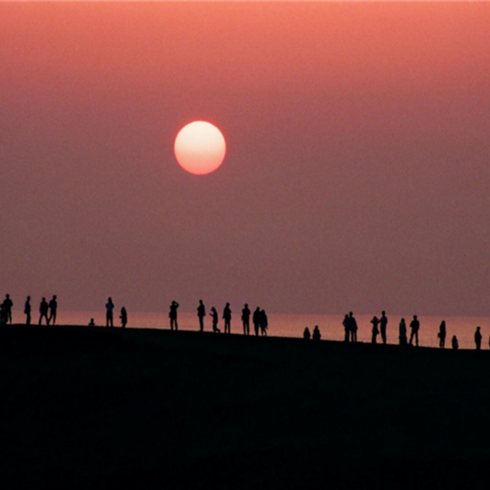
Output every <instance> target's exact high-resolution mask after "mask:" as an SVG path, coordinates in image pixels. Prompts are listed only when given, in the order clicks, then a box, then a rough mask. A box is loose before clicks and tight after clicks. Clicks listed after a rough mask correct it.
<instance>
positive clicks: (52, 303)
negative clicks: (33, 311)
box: [48, 295, 58, 325]
mask: <svg viewBox="0 0 490 490" xmlns="http://www.w3.org/2000/svg"><path fill="white" fill-rule="evenodd" d="M48 306H49V321H50V323H51V324H52V325H54V324H55V323H56V310H57V309H58V303H57V301H56V295H55V296H53V298H52V299H51V301H50V302H49V305H48ZM51 320H52V321H51Z"/></svg>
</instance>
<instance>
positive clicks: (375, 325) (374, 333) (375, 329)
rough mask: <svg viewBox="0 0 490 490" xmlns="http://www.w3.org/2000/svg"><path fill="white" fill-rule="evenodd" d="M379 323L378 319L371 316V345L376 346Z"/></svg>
mask: <svg viewBox="0 0 490 490" xmlns="http://www.w3.org/2000/svg"><path fill="white" fill-rule="evenodd" d="M379 322H380V321H379V320H378V317H377V316H373V319H372V320H371V323H372V324H373V330H372V336H371V343H372V344H376V338H377V336H378V334H379V330H378V324H379Z"/></svg>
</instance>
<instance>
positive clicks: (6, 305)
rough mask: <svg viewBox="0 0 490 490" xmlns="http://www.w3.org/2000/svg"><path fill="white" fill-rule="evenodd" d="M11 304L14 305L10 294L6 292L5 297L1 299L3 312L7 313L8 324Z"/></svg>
mask: <svg viewBox="0 0 490 490" xmlns="http://www.w3.org/2000/svg"><path fill="white" fill-rule="evenodd" d="M12 306H14V303H13V302H12V300H11V299H10V294H6V295H5V299H4V300H3V307H4V310H5V314H6V315H7V322H8V323H10V325H12ZM7 322H5V323H7Z"/></svg>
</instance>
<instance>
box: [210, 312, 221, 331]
mask: <svg viewBox="0 0 490 490" xmlns="http://www.w3.org/2000/svg"><path fill="white" fill-rule="evenodd" d="M211 321H212V322H213V332H214V333H219V332H220V330H219V328H218V312H217V311H216V308H215V307H214V306H213V307H212V308H211Z"/></svg>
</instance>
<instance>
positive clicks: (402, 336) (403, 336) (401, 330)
mask: <svg viewBox="0 0 490 490" xmlns="http://www.w3.org/2000/svg"><path fill="white" fill-rule="evenodd" d="M398 340H399V342H400V345H407V324H406V323H405V318H402V319H401V320H400V325H399V326H398Z"/></svg>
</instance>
